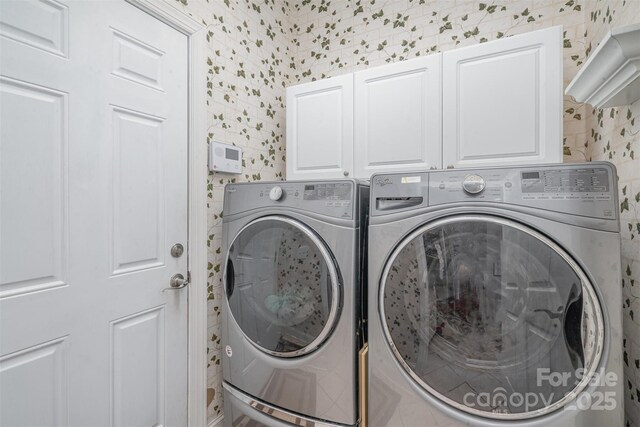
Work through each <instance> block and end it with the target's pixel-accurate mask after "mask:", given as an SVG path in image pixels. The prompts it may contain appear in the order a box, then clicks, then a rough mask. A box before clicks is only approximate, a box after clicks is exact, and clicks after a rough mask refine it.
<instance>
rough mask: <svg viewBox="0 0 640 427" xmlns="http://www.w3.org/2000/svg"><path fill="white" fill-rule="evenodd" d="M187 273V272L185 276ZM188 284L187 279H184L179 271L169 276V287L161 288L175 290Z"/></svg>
mask: <svg viewBox="0 0 640 427" xmlns="http://www.w3.org/2000/svg"><path fill="white" fill-rule="evenodd" d="M188 276H189V275H188V274H187V277H188ZM188 284H189V279H188V278H187V279H185V278H184V276H183V275H182V274H180V273H178V274H174V275H173V276H171V279H169V286H171V287H170V288H164V289H163V290H162V292H164V291H175V290H177V289H182V288H184V287H185V286H187V285H188Z"/></svg>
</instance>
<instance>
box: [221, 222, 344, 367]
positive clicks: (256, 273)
mask: <svg viewBox="0 0 640 427" xmlns="http://www.w3.org/2000/svg"><path fill="white" fill-rule="evenodd" d="M225 285H226V296H227V302H228V304H229V311H230V312H231V315H232V316H233V319H234V320H235V321H236V323H237V324H238V326H239V327H240V329H241V330H242V333H243V334H244V335H245V336H246V338H247V339H248V340H249V341H250V342H251V343H252V344H254V345H255V346H256V347H258V348H259V349H261V350H262V351H264V352H266V353H269V354H271V355H274V356H281V357H294V356H300V355H303V354H307V353H310V352H312V351H313V350H315V349H317V348H318V347H319V346H320V345H321V344H322V342H323V341H324V340H325V339H326V338H327V337H328V336H329V334H330V332H331V330H332V329H333V326H334V324H335V322H336V320H337V317H338V310H339V307H340V280H339V276H338V272H337V269H336V267H335V263H334V261H333V258H332V256H331V254H330V252H329V250H328V248H327V247H326V245H325V244H324V243H323V242H322V241H321V240H320V238H319V237H318V236H317V235H316V234H315V233H314V232H313V231H311V230H310V229H309V228H308V227H307V226H305V225H304V224H302V223H300V222H298V221H295V220H293V219H290V218H287V217H281V216H267V217H262V218H260V219H257V220H255V221H253V222H251V223H250V224H249V225H247V226H245V227H244V228H243V229H242V230H241V231H240V232H239V233H238V234H237V236H236V237H235V239H234V240H233V243H232V244H231V246H230V248H229V253H228V255H227V262H226V271H225Z"/></svg>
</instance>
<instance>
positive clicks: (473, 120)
mask: <svg viewBox="0 0 640 427" xmlns="http://www.w3.org/2000/svg"><path fill="white" fill-rule="evenodd" d="M442 61H443V62H442V71H443V93H444V94H446V96H444V97H443V128H442V132H443V133H442V135H443V166H455V167H476V166H490V165H515V164H531V163H554V162H561V161H562V30H561V28H560V27H553V28H547V29H544V30H539V31H534V32H531V33H527V34H520V35H517V36H513V37H509V38H505V39H500V40H496V41H492V42H491V43H486V44H481V45H477V46H470V47H467V48H462V49H456V50H452V51H448V52H445V53H443V56H442Z"/></svg>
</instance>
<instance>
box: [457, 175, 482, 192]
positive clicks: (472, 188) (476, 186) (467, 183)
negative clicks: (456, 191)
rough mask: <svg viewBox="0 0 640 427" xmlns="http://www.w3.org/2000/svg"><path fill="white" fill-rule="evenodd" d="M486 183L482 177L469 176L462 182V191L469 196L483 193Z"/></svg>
mask: <svg viewBox="0 0 640 427" xmlns="http://www.w3.org/2000/svg"><path fill="white" fill-rule="evenodd" d="M485 186H486V183H485V181H484V178H482V177H481V176H480V175H467V176H466V177H465V178H464V181H462V189H463V190H464V191H465V192H467V193H469V194H479V193H482V191H483V190H484V187H485Z"/></svg>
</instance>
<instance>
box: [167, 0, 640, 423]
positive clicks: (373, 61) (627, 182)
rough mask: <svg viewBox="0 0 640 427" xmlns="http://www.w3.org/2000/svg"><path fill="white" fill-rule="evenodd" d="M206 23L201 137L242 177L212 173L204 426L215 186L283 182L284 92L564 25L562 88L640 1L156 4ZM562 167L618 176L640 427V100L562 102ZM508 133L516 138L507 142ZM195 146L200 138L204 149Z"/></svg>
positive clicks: (217, 283)
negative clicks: (606, 166) (232, 153)
mask: <svg viewBox="0 0 640 427" xmlns="http://www.w3.org/2000/svg"><path fill="white" fill-rule="evenodd" d="M164 1H166V2H167V3H169V4H172V5H173V6H174V7H177V8H180V9H182V10H184V11H185V12H186V13H189V14H191V15H192V16H194V17H195V18H196V19H198V20H199V21H201V22H203V23H204V24H205V25H206V26H207V39H208V41H209V52H208V59H207V64H206V66H207V69H208V80H207V87H206V88H203V90H205V91H206V93H207V95H208V117H209V130H208V138H207V141H206V142H207V143H208V142H209V141H211V140H217V141H221V142H225V143H233V144H236V145H239V146H241V147H242V148H243V150H244V159H243V166H244V168H245V170H244V173H243V174H242V175H237V176H236V175H231V176H230V175H224V174H214V175H210V176H209V182H208V185H207V191H208V200H209V203H208V224H209V236H208V247H209V262H208V270H209V315H208V322H209V337H210V342H209V348H208V351H207V354H208V357H209V371H208V382H207V383H208V387H210V388H211V390H212V391H211V393H210V395H213V398H212V402H211V404H210V405H209V407H208V418H209V420H210V421H211V420H213V419H215V418H216V417H217V416H219V415H220V414H221V413H222V390H221V380H222V374H221V367H220V360H221V357H222V356H221V348H220V332H219V326H220V325H219V317H220V301H221V295H222V285H221V274H220V270H221V265H222V259H221V247H220V244H221V243H220V242H221V236H220V224H221V219H222V199H223V192H222V189H223V187H224V185H225V184H226V183H227V182H234V181H255V180H274V179H275V180H279V179H284V178H285V176H284V171H285V160H286V153H285V150H284V131H285V87H286V86H288V85H292V84H297V83H302V82H307V81H312V80H317V79H322V78H326V77H330V76H335V75H339V74H344V73H349V72H353V71H356V70H360V69H364V68H367V67H373V66H377V65H383V64H385V63H390V62H395V61H403V60H406V59H410V58H413V57H416V56H422V55H429V54H432V53H436V52H443V51H446V50H450V49H455V48H459V47H463V46H469V45H472V44H477V43H484V42H488V41H491V40H495V39H500V38H503V37H510V36H513V35H515V34H519V33H523V32H528V31H533V30H536V29H540V28H544V27H549V26H553V25H563V27H564V34H563V46H564V83H565V85H566V84H568V83H569V82H570V81H571V79H572V78H573V77H574V76H575V74H576V72H577V71H578V69H579V68H580V66H581V65H582V64H583V63H584V61H585V60H586V59H587V57H588V56H589V54H591V53H592V52H593V51H594V49H595V48H596V47H597V45H598V43H599V41H600V40H601V39H602V37H603V36H604V34H605V33H606V31H607V30H608V29H609V28H611V27H612V26H618V25H624V24H627V23H632V22H640V0H615V1H614V0H610V1H605V0H535V1H533V0H502V1H488V0H484V1H469V0H456V1H453V0H333V1H330V0H300V1H289V0H253V1H251V0H164ZM564 104H565V105H564V113H563V121H564V138H563V152H564V155H565V161H569V162H572V161H573V162H574V161H591V160H608V161H611V162H613V163H614V164H615V165H616V166H617V168H618V174H619V177H620V189H621V190H622V188H623V187H626V189H627V190H626V191H627V194H626V195H624V196H623V195H622V193H621V197H620V203H621V210H622V212H621V223H622V224H621V225H622V238H623V246H622V251H623V271H622V277H623V280H622V287H623V292H624V295H625V298H624V299H625V301H624V304H623V307H622V308H623V313H624V321H625V338H626V339H625V357H626V359H628V360H629V363H628V364H625V381H624V384H625V400H626V415H627V423H628V425H629V426H632V425H633V426H635V427H640V368H639V367H638V363H635V362H634V361H637V360H640V318H638V316H634V313H638V312H640V161H639V160H638V159H637V155H636V153H637V152H638V150H639V149H640V147H639V145H640V137H639V135H638V134H639V132H640V129H639V127H640V126H639V124H638V120H637V119H638V117H640V103H638V102H636V103H635V104H633V105H631V106H625V107H618V108H611V109H605V110H597V109H593V108H591V106H589V105H584V104H579V103H576V102H575V101H573V100H572V99H570V98H569V97H565V99H564ZM514 137H517V135H515V136H514ZM203 143H204V141H203Z"/></svg>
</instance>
